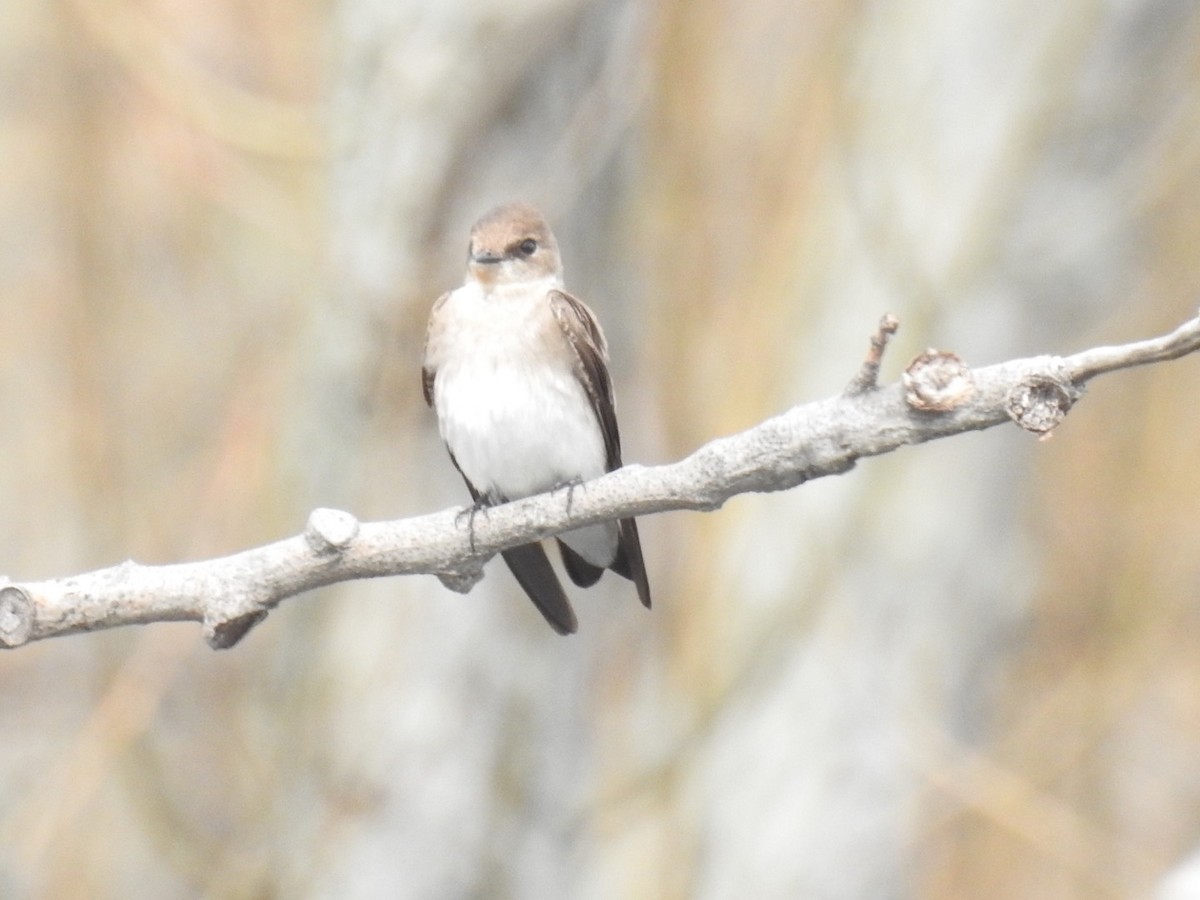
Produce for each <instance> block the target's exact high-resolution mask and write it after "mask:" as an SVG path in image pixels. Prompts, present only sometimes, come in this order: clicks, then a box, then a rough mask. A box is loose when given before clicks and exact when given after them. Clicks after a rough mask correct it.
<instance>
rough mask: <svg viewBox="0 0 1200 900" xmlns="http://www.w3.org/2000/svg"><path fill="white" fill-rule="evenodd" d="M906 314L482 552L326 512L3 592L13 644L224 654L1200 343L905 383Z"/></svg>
mask: <svg viewBox="0 0 1200 900" xmlns="http://www.w3.org/2000/svg"><path fill="white" fill-rule="evenodd" d="M895 328H896V323H895V320H894V319H892V318H891V317H884V319H883V320H882V321H881V322H880V326H879V329H878V330H877V332H876V334H875V336H874V337H873V339H872V345H871V350H870V352H869V353H868V356H867V358H866V361H865V362H864V364H863V366H862V368H861V369H860V371H859V373H858V375H857V376H856V377H855V378H854V380H853V381H852V382H851V383H850V386H849V387H848V388H847V389H846V391H845V392H844V393H843V394H841V395H839V396H836V397H831V398H829V399H827V400H821V401H818V402H815V403H808V404H804V405H803V406H797V407H794V408H793V409H790V410H788V411H787V412H785V413H783V414H782V415H779V416H775V417H774V418H771V419H768V420H766V421H765V422H763V423H761V424H760V425H757V426H755V427H753V428H751V429H748V430H747V431H743V432H741V433H739V434H735V435H731V436H729V437H724V438H719V439H717V440H715V441H711V442H710V443H708V444H705V445H704V446H703V447H701V448H699V449H698V450H696V451H695V452H694V453H692V454H691V455H690V456H688V457H687V458H685V459H683V460H681V461H679V462H676V463H672V464H669V465H663V466H653V467H647V466H639V465H629V466H626V467H624V468H623V469H619V470H618V471H616V472H612V473H610V474H608V475H605V476H604V477H602V478H598V479H596V480H595V481H592V482H589V483H587V484H585V485H582V486H579V487H577V488H575V489H574V491H573V494H572V496H571V497H570V503H569V507H570V512H569V514H568V496H567V492H566V491H556V492H552V493H549V494H543V495H540V496H537V497H530V498H528V499H525V500H519V501H516V502H513V503H508V504H505V505H504V506H498V507H495V508H492V509H487V510H484V511H482V512H480V514H479V515H477V516H475V517H474V523H473V526H474V549H472V545H471V541H470V540H469V536H468V531H467V519H466V517H464V516H461V515H459V510H444V511H442V512H438V513H433V514H431V515H426V516H419V517H416V518H410V519H399V520H395V521H389V522H359V521H358V520H357V519H355V518H354V517H353V516H352V515H350V514H349V513H346V512H340V511H337V510H329V509H318V510H316V511H314V512H313V513H312V514H311V515H310V516H309V520H308V524H307V526H306V527H305V530H304V532H303V534H301V535H298V536H296V537H291V538H287V539H285V540H281V541H277V542H275V543H272V544H267V545H265V546H262V547H256V548H253V549H251V550H245V551H243V552H240V553H235V554H233V555H231V556H225V557H221V558H218V559H210V560H205V561H202V562H191V563H178V564H174V565H164V566H144V565H139V564H137V563H134V562H132V561H129V562H124V563H122V564H120V565H118V566H114V567H112V568H108V569H100V570H98V571H95V572H88V573H86V574H82V575H75V576H71V577H68V578H58V579H53V580H50V581H41V582H29V583H25V584H13V583H5V584H4V586H3V587H0V646H4V647H17V646H20V645H22V644H25V643H28V642H30V641H35V640H41V639H42V638H48V637H55V636H58V635H64V634H71V633H75V632H81V631H95V630H98V629H102V628H113V627H116V626H119V625H135V624H146V623H149V622H166V621H183V620H187V621H196V622H202V623H203V625H204V635H205V638H206V640H207V641H208V643H209V644H210V645H211V646H212V647H214V648H217V649H221V648H226V647H231V646H233V645H234V644H236V643H237V642H238V641H239V640H240V639H241V638H242V637H243V636H244V635H245V634H246V632H248V631H249V630H250V629H251V628H252V627H254V625H256V624H258V623H259V622H261V621H262V620H263V618H265V617H266V615H267V612H268V611H269V610H271V609H272V608H274V607H275V606H276V605H278V604H279V603H280V602H281V601H283V600H285V599H287V598H288V597H293V596H295V595H296V594H300V593H303V592H305V591H310V590H312V589H313V588H317V587H322V586H325V585H328V584H333V583H335V582H340V581H349V580H352V579H358V578H375V577H381V576H388V575H415V574H436V575H437V576H438V577H439V578H441V580H442V581H443V583H444V584H446V585H447V586H448V587H450V588H452V589H454V590H457V591H461V592H466V591H468V590H470V589H471V587H473V586H474V585H475V583H476V582H478V580H479V579H480V578H481V577H482V574H483V564H484V563H485V562H486V561H487V560H488V559H489V558H490V557H491V556H493V555H494V554H495V553H497V552H498V551H500V550H502V549H505V548H507V547H512V546H516V545H517V544H522V543H526V542H527V541H530V540H534V539H537V538H543V537H547V536H550V535H553V534H556V533H559V532H562V531H565V530H567V529H568V528H576V527H579V526H581V525H587V524H591V523H594V522H600V521H605V520H609V519H616V518H622V517H626V516H641V515H647V514H649V513H658V512H667V511H669V510H679V509H692V510H713V509H717V508H718V507H720V506H721V505H722V504H723V503H724V502H725V501H726V500H728V499H729V498H730V497H732V496H734V495H736V494H741V493H746V492H750V491H779V490H786V489H788V488H791V487H795V486H796V485H799V484H803V483H804V482H806V481H809V480H812V479H814V478H821V477H824V476H826V475H838V474H841V473H844V472H847V471H849V470H850V469H852V468H853V467H854V465H855V464H856V463H857V461H858V460H859V459H860V458H862V457H866V456H879V455H881V454H884V453H890V452H891V451H893V450H896V449H898V448H900V447H903V446H905V445H908V444H920V443H924V442H925V441H931V440H934V439H936V438H943V437H949V436H951V435H955V434H961V433H962V432H965V431H975V430H980V429H984V428H991V427H992V426H994V425H999V424H1001V423H1003V422H1006V421H1014V422H1016V423H1017V424H1018V425H1019V426H1021V427H1022V428H1025V429H1026V430H1029V431H1032V432H1034V433H1036V434H1046V433H1048V432H1049V431H1050V430H1051V429H1052V428H1054V427H1055V426H1056V425H1057V424H1058V423H1059V422H1061V421H1062V419H1063V417H1064V416H1065V415H1066V414H1067V412H1068V411H1069V410H1070V408H1071V407H1072V406H1073V405H1074V403H1075V402H1076V401H1077V400H1078V399H1079V397H1080V396H1081V395H1082V392H1083V388H1084V385H1085V384H1086V383H1087V382H1088V381H1089V380H1091V379H1092V378H1094V377H1095V376H1097V375H1101V374H1103V373H1105V372H1112V371H1116V370H1117V369H1124V368H1128V367H1130V366H1139V365H1147V364H1150V363H1158V362H1164V361H1166V360H1171V359H1178V358H1179V357H1182V356H1185V355H1187V354H1190V353H1195V352H1196V351H1197V350H1200V317H1198V318H1195V319H1192V320H1190V321H1188V322H1186V323H1184V324H1183V325H1181V326H1180V327H1179V328H1177V329H1176V330H1175V331H1174V332H1172V333H1171V334H1168V335H1165V336H1163V337H1159V338H1154V339H1151V340H1146V341H1139V342H1136V343H1131V344H1124V345H1121V346H1116V347H1097V348H1095V349H1092V350H1085V351H1083V352H1081V353H1076V354H1074V355H1072V356H1067V357H1056V356H1039V357H1034V358H1030V359H1019V360H1014V361H1011V362H1006V363H1001V364H999V365H993V366H987V367H984V368H981V369H975V370H971V369H969V368H968V367H967V366H966V365H965V364H964V363H963V362H962V361H961V360H960V359H959V358H958V357H957V356H955V355H954V354H952V353H945V352H941V351H933V350H930V351H926V352H925V353H922V354H921V355H920V356H918V357H917V358H916V359H915V360H914V361H913V362H912V363H911V364H910V365H909V367H908V369H906V370H905V372H904V376H903V378H902V380H901V381H900V382H899V383H894V384H890V385H885V386H883V387H879V386H877V385H876V378H877V375H878V370H879V364H880V359H881V356H882V354H883V351H884V348H885V346H886V344H887V339H888V337H889V336H890V335H891V334H892V333H893V332H894V331H895Z"/></svg>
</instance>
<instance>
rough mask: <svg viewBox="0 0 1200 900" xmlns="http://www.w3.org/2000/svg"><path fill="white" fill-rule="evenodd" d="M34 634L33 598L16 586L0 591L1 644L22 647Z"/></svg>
mask: <svg viewBox="0 0 1200 900" xmlns="http://www.w3.org/2000/svg"><path fill="white" fill-rule="evenodd" d="M32 632H33V598H32V597H30V596H29V594H28V593H27V592H26V591H24V590H23V589H21V588H19V587H16V586H15V585H11V584H10V585H7V586H6V587H4V588H3V589H0V644H3V645H4V646H5V647H20V646H21V645H22V644H24V643H25V642H26V641H28V640H29V635H30V634H31V633H32Z"/></svg>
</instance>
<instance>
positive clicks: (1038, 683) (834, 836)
mask: <svg viewBox="0 0 1200 900" xmlns="http://www.w3.org/2000/svg"><path fill="white" fill-rule="evenodd" d="M1197 135H1200V11H1198V10H1197V9H1196V8H1195V7H1194V4H1191V3H1189V2H1185V0H1127V2H1124V3H1120V4H1107V5H1104V4H1097V3H1091V2H1088V0H1067V2H1063V3H1058V4H1045V3H1035V2H1031V0H1017V2H1013V3H1006V4H994V3H988V2H984V0H965V2H961V3H955V4H949V5H946V4H937V3H931V2H928V0H903V2H899V3H891V4H866V3H852V2H832V0H825V2H822V0H805V2H783V0H763V2H756V3H753V4H741V3H732V2H729V0H662V2H659V3H657V4H649V3H636V2H622V0H604V2H596V3H584V2H582V0H516V2H513V0H509V2H505V3H500V2H489V0H479V2H473V3H470V4H465V3H464V4H452V3H445V4H436V5H434V4H425V3H420V2H417V0H412V2H399V3H398V2H396V0H346V2H343V3H340V4H328V3H301V4H297V3H294V2H293V3H283V2H279V0H251V2H234V0H216V2H204V3H199V2H195V0H53V2H47V3H34V2H30V0H17V2H14V3H8V4H6V5H3V6H0V159H2V160H3V163H4V172H5V174H4V176H3V177H2V178H0V334H3V336H4V339H5V340H4V351H3V354H2V355H0V375H2V377H0V410H2V411H3V422H4V424H5V427H4V428H3V429H2V430H0V458H3V460H4V465H3V467H2V468H0V502H2V504H3V509H4V510H5V511H6V513H7V514H6V515H5V516H4V517H3V520H2V521H0V569H2V570H3V571H5V572H6V573H7V574H8V575H10V576H11V577H14V578H17V579H33V578H39V577H46V576H54V575H63V574H68V573H70V572H75V571H82V570H86V569H89V568H93V567H98V566H102V565H107V564H110V563H113V562H117V561H120V560H122V559H124V558H127V557H133V558H136V559H138V560H141V561H145V562H159V561H163V562H165V561H170V560H178V559H190V558H198V557H202V556H206V555H213V554H218V553H222V552H226V551H229V550H232V549H236V548H240V547H244V546H247V545H250V544H254V543H260V542H264V541H267V540H270V539H273V538H276V537H279V536H281V535H284V534H288V533H292V532H294V531H296V530H297V529H298V528H299V527H300V525H301V523H302V522H303V519H304V516H305V514H306V513H307V511H308V510H309V509H310V508H311V507H312V506H315V505H318V504H327V505H339V506H344V507H346V508H349V509H351V510H353V511H354V512H355V513H357V514H359V515H361V516H363V517H393V516H401V515H407V514H415V513H418V512H423V511H428V510H431V509H436V508H442V507H445V506H448V505H451V504H455V503H462V502H463V500H464V496H463V490H462V488H461V486H460V485H459V484H457V483H456V479H455V477H454V474H453V471H452V469H451V467H450V465H449V464H448V462H447V460H446V459H445V457H444V454H443V452H442V450H441V448H440V446H439V445H438V442H437V439H436V433H435V428H434V424H433V421H432V416H431V415H430V414H429V413H428V411H427V410H425V408H424V405H423V403H422V402H421V399H420V393H419V390H418V388H417V378H416V371H417V368H418V365H419V353H420V341H421V336H422V331H423V327H424V320H425V315H426V313H427V310H428V306H429V304H430V303H431V302H432V300H433V299H434V298H435V297H436V296H437V294H438V293H439V292H440V291H442V290H444V289H445V288H447V287H449V286H451V285H453V284H454V283H455V282H456V281H457V280H458V278H459V277H460V265H461V257H462V252H463V247H464V246H465V234H466V228H467V226H469V224H470V222H471V221H472V219H473V218H475V216H477V215H478V214H479V213H480V212H482V211H483V210H484V209H486V208H487V207H488V206H489V205H491V204H492V203H494V202H497V201H500V200H504V199H508V198H511V197H514V196H524V197H527V198H529V199H531V200H533V201H535V202H537V203H539V204H540V205H542V206H543V207H545V208H546V210H547V211H548V212H549V214H550V216H551V218H552V220H553V221H554V223H555V225H556V230H557V231H558V234H559V239H560V243H561V244H562V245H563V248H564V253H565V257H566V263H567V267H568V269H567V279H568V284H569V285H570V286H571V287H572V288H573V289H574V290H576V291H577V292H578V293H580V294H581V295H582V296H584V297H585V298H587V299H588V300H589V301H590V302H591V303H592V304H593V305H594V307H595V308H596V309H597V311H598V312H599V314H600V316H601V318H602V320H603V321H604V322H605V324H606V327H607V330H608V333H609V338H610V342H611V343H612V344H613V348H614V370H615V372H616V377H617V389H618V394H619V398H620V402H621V413H622V422H623V429H624V438H625V445H626V456H627V458H628V459H631V460H636V461H642V462H657V461H666V460H669V459H674V458H677V457H678V456H680V455H682V454H684V453H686V452H688V451H689V450H690V449H692V448H693V447H695V446H696V445H697V444H699V443H701V442H702V441H704V440H706V439H708V438H710V437H713V436H716V435H719V434H723V433H728V432H729V431H732V430H736V429H738V428H742V427H746V426H748V425H750V424H753V423H754V422H756V421H758V420H759V419H761V418H762V417H764V416H766V415H769V414H770V413H772V412H774V411H777V410H780V409H782V408H784V407H786V406H788V405H790V404H793V403H796V402H800V401H803V400H806V399H812V398H817V397H821V396H825V395H827V394H829V393H831V392H834V391H837V390H839V389H840V388H841V387H842V386H843V384H844V383H845V382H846V380H847V379H848V378H849V377H850V376H851V374H852V373H853V371H854V369H855V367H856V365H857V362H858V360H859V358H860V356H861V353H862V352H863V350H864V349H865V342H866V337H867V335H868V333H869V331H870V329H871V328H872V326H873V324H874V322H875V321H876V320H877V318H878V316H879V315H880V314H881V313H882V312H883V311H885V310H890V311H892V312H895V313H896V314H897V315H898V316H899V317H900V319H901V321H902V323H903V324H902V331H901V335H900V337H899V339H898V341H897V346H896V347H895V348H894V350H893V353H894V354H895V355H894V356H893V357H892V358H891V359H890V360H889V363H890V373H891V377H894V374H895V372H896V371H897V368H898V364H899V363H900V362H901V361H902V359H903V358H904V355H905V354H906V353H909V354H911V353H912V352H915V351H917V350H919V349H922V348H923V347H924V346H926V345H937V346H944V347H948V348H953V349H955V350H957V351H959V352H960V353H962V354H963V355H964V356H965V357H966V358H967V359H968V361H971V362H978V363H987V362H993V361H997V360H1000V359H1004V358H1008V357H1011V356H1018V355H1033V354H1036V353H1041V352H1059V351H1061V352H1067V351H1071V350H1075V349H1080V348H1082V347H1085V346H1088V345H1092V344H1097V343H1109V342H1116V341H1120V340H1127V339H1133V338H1137V337H1141V336H1148V335H1150V334H1152V333H1157V332H1160V331H1163V330H1166V329H1169V328H1171V327H1173V326H1174V325H1175V324H1177V323H1178V322H1179V321H1181V320H1183V319H1184V318H1187V317H1188V316H1190V315H1191V314H1193V313H1194V311H1195V308H1196V305H1197V297H1198V296H1200V291H1198V290H1197V287H1198V286H1200V255H1198V254H1197V253H1196V247H1197V245H1198V244H1200V138H1198V137H1197ZM1198 396H1200V379H1197V376H1196V364H1195V362H1194V361H1184V362H1181V363H1176V364H1173V365H1168V366H1163V367H1158V368H1156V369H1153V370H1150V371H1139V372H1130V373H1125V374H1120V375H1116V376H1111V377H1109V378H1106V379H1101V380H1100V381H1098V382H1096V383H1095V384H1094V386H1093V388H1092V389H1091V391H1090V395H1089V397H1088V398H1087V399H1086V400H1085V401H1084V402H1083V403H1082V404H1080V405H1079V406H1078V407H1077V408H1076V410H1075V411H1074V412H1073V413H1072V415H1071V417H1070V418H1069V419H1068V420H1067V422H1066V423H1065V424H1064V426H1063V427H1062V428H1061V429H1060V430H1059V431H1058V432H1057V433H1056V434H1055V435H1054V437H1053V439H1052V440H1049V441H1045V442H1041V443H1036V442H1033V441H1031V440H1030V439H1029V438H1028V437H1027V436H1025V435H1022V434H1017V433H1016V430H1015V429H1008V430H996V431H992V432H988V433H985V434H980V435H969V436H964V437H961V438H958V439H955V440H953V441H948V442H945V443H944V444H942V445H934V446H926V447H921V448H918V449H914V450H909V451H906V452H904V453H900V454H896V455H894V456H892V457H889V458H886V459H881V460H875V461H871V462H868V463H865V464H864V465H862V466H861V467H860V468H859V469H858V470H856V471H854V472H852V473H850V474H848V475H847V476H845V477H843V478H839V479H835V480H830V481H829V482H822V483H815V484H812V485H807V486H805V487H803V488H801V489H799V490H796V491H793V492H790V493H788V494H786V495H781V496H764V497H757V496H754V497H744V498H739V499H738V500H736V501H735V502H733V503H731V504H730V505H729V507H728V508H726V509H724V510H721V511H720V512H718V513H715V514H713V515H705V516H700V515H671V516H665V517H658V518H655V519H651V520H648V521H647V522H646V523H645V525H644V534H645V543H646V548H647V557H648V560H649V563H650V566H651V571H652V580H653V582H654V586H655V597H656V604H657V606H656V609H655V610H654V612H653V613H652V614H650V615H646V614H644V613H643V612H642V611H641V610H640V609H639V608H638V607H637V604H636V603H635V602H633V599H632V597H631V596H630V594H629V592H628V591H627V590H625V588H626V585H624V584H606V585H604V586H602V587H601V588H600V589H597V590H595V591H593V592H588V593H587V594H580V595H579V597H578V603H577V606H578V608H579V612H580V618H581V624H582V632H581V634H580V635H578V636H577V637H575V638H572V639H570V640H559V639H556V638H555V637H554V636H553V635H552V634H550V633H549V632H548V630H546V629H545V628H544V626H543V625H542V623H541V622H540V620H539V619H538V617H537V615H536V613H534V612H533V611H532V610H531V609H529V608H527V607H528V604H527V603H526V602H525V601H524V600H523V599H522V598H521V597H519V596H518V594H517V592H516V590H515V589H514V587H513V585H512V584H511V581H510V580H509V579H508V576H507V574H506V573H504V572H503V571H502V569H501V567H499V566H493V567H492V568H491V569H489V572H490V575H489V578H488V579H487V580H486V582H485V583H484V584H483V585H482V586H481V587H480V588H478V589H477V590H476V591H475V592H473V593H472V594H471V595H469V596H468V597H466V598H462V597H459V596H457V595H453V594H450V593H448V592H446V591H445V590H444V589H442V588H441V587H440V585H438V584H437V582H436V581H435V580H434V579H432V578H429V579H420V580H416V579H410V580H407V581H405V582H393V583H380V584H360V585H350V586H346V587H345V588H343V589H339V590H336V591H333V590H331V591H326V592H321V593H319V594H317V595H314V596H312V597H310V598H305V599H301V600H298V601H294V602H291V603H288V604H286V605H285V606H284V607H283V608H281V609H280V610H278V611H277V612H276V613H275V614H273V615H272V617H271V619H270V620H269V621H268V622H267V623H266V624H265V625H263V626H262V627H260V628H259V629H258V630H257V631H256V632H255V633H254V634H253V635H252V636H251V637H250V638H249V639H248V640H247V641H246V642H245V643H244V644H243V645H241V646H239V647H238V648H237V649H236V650H234V651H232V652H229V653H224V654H213V653H211V652H209V651H207V650H206V649H204V647H203V644H202V642H201V640H200V637H199V634H198V631H197V629H195V628H194V627H192V626H184V625H178V626H174V625H171V626H165V625H164V626H156V627H152V628H145V629H141V630H138V631H128V632H123V633H112V634H99V635H91V636H82V637H74V638H70V639H66V640H58V641H50V642H46V643H45V644H42V645H38V646H32V647H28V648H23V649H21V650H19V651H17V652H13V653H9V654H5V655H3V656H0V686H2V689H0V734H3V736H4V738H3V740H2V741H0V895H3V896H6V897H7V896H13V897H55V898H60V897H68V898H69V897H81V898H82V897H89V898H90V897H118V896H120V897H127V896H145V897H151V896H153V897H195V896H206V897H221V898H226V897H230V898H236V897H325V896H329V897H334V896H336V897H402V896H403V897H438V898H443V897H460V896H488V897H493V896H494V897H504V896H513V897H564V896H570V897H597V898H598V897H606V898H607V897H631V898H633V897H656V898H657V897H744V896H754V897H789V898H790V897H805V898H807V897H816V898H827V897H828V898H834V897H846V898H858V897H863V898H877V897H921V898H942V897H945V898H950V897H956V898H957V897H972V898H975V897H980V898H989V897H996V898H1000V897H1014V896H1019V897H1027V898H1042V897H1044V898H1076V897H1078V898H1083V897H1087V898H1091V897H1097V896H1113V897H1138V896H1148V895H1151V894H1153V892H1154V891H1155V890H1157V889H1158V887H1159V886H1160V885H1161V884H1162V879H1163V878H1164V877H1165V876H1166V875H1167V873H1169V872H1170V871H1172V869H1173V868H1174V867H1176V866H1178V865H1179V864H1180V863H1181V862H1182V861H1183V860H1184V859H1185V858H1187V857H1188V856H1189V855H1191V854H1193V853H1195V852H1196V850H1197V846H1198V845H1200V662H1198V660H1200V656H1198V655H1197V654H1196V653H1195V649H1194V648H1195V643H1196V639H1197V636H1198V635H1200V607H1198V606H1197V597H1198V596H1200V561H1198V560H1200V555H1197V554H1196V553H1195V552H1194V548H1195V545H1196V538H1197V534H1198V530H1197V525H1196V513H1195V510H1196V505H1197V503H1196V498H1197V497H1198V496H1200V484H1198V483H1197V482H1198V479H1200V475H1198V474H1197V473H1198V472H1200V469H1198V468H1197V466H1196V461H1197V459H1198V458H1200V457H1198V454H1200V425H1198V424H1197V418H1196V416H1195V412H1194V411H1195V409H1196V404H1197V397H1198Z"/></svg>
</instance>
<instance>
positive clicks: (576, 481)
mask: <svg viewBox="0 0 1200 900" xmlns="http://www.w3.org/2000/svg"><path fill="white" fill-rule="evenodd" d="M583 483H584V481H583V478H581V477H580V476H578V475H576V476H575V477H574V478H572V479H571V480H569V481H562V482H559V483H558V484H556V485H555V486H554V490H556V491H559V490H562V489H563V488H566V491H567V517H568V518H569V517H570V515H571V504H572V503H573V502H574V500H575V489H576V488H578V487H580V486H582V485H583Z"/></svg>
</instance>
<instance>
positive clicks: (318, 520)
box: [304, 509, 358, 555]
mask: <svg viewBox="0 0 1200 900" xmlns="http://www.w3.org/2000/svg"><path fill="white" fill-rule="evenodd" d="M356 537H358V519H356V518H355V517H354V516H352V515H351V514H350V513H348V512H344V511H342V510H340V509H314V510H313V511H312V512H311V513H310V514H309V516H308V524H307V525H306V526H305V528H304V539H305V540H306V541H307V542H308V546H309V547H311V548H312V549H313V550H314V551H316V552H317V553H320V554H322V555H323V554H326V553H340V552H341V551H342V550H345V549H346V547H348V546H349V545H350V542H351V541H352V540H354V539H355V538H356Z"/></svg>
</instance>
